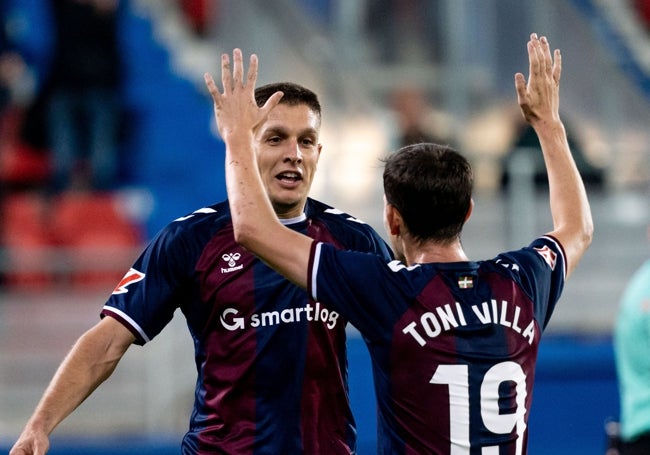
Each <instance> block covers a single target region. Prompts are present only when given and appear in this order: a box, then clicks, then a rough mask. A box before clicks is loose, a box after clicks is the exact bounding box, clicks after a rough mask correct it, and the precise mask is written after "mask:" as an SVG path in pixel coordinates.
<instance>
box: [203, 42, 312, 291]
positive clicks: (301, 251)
mask: <svg viewBox="0 0 650 455" xmlns="http://www.w3.org/2000/svg"><path fill="white" fill-rule="evenodd" d="M233 63H234V69H233V72H232V75H231V72H230V60H229V58H228V55H223V56H222V58H221V71H222V75H221V79H222V83H223V89H224V93H223V94H221V93H219V90H218V89H217V86H216V84H215V82H214V80H213V79H212V77H211V76H210V75H207V74H206V75H205V81H206V85H207V87H208V90H209V91H210V94H211V95H212V99H213V101H214V111H215V116H216V118H217V126H218V128H219V133H220V135H221V137H222V139H223V140H224V142H225V144H226V187H227V189H228V200H229V203H230V210H231V214H232V222H233V229H234V235H235V240H236V241H237V242H238V243H239V244H241V245H242V246H244V247H245V248H247V249H248V250H250V251H252V252H253V253H255V254H256V255H257V256H259V257H260V258H261V259H262V260H263V261H264V262H266V263H267V264H269V265H270V266H271V267H272V268H274V269H275V270H277V271H278V272H279V273H281V274H282V275H284V276H285V277H287V278H288V279H289V280H291V281H292V282H294V283H296V284H297V285H299V286H301V287H303V288H306V287H307V269H308V264H309V252H310V248H311V244H312V239H311V238H309V237H307V236H305V235H302V234H299V233H297V232H295V231H292V230H291V229H289V228H286V227H284V226H283V225H282V223H280V221H279V220H278V218H277V216H276V214H275V212H274V211H273V208H272V206H271V203H270V201H269V199H268V197H267V195H266V193H265V192H264V189H263V186H262V180H261V177H260V174H259V170H258V167H257V160H256V157H255V144H254V128H255V127H256V126H257V125H259V124H260V123H261V122H262V121H263V120H264V119H265V118H266V116H267V115H268V113H269V111H270V110H271V109H272V108H273V107H275V106H276V105H277V104H278V102H279V101H280V98H281V97H282V93H280V92H278V93H276V94H274V95H273V96H271V97H270V98H269V100H268V101H267V103H266V104H265V105H264V106H262V107H261V108H260V107H258V106H257V104H256V103H255V97H254V91H255V82H256V80H257V67H258V63H257V57H256V56H255V55H252V56H251V59H250V65H249V70H248V75H247V77H246V80H244V77H243V76H244V74H243V73H244V70H243V62H242V54H241V51H240V50H239V49H235V50H234V52H233Z"/></svg>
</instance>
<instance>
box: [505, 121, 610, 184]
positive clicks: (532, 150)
mask: <svg viewBox="0 0 650 455" xmlns="http://www.w3.org/2000/svg"><path fill="white" fill-rule="evenodd" d="M516 118H517V121H518V122H521V124H520V125H518V126H517V134H516V138H515V141H514V143H513V145H512V146H511V147H510V151H509V152H508V153H507V154H506V155H505V157H504V159H503V163H502V174H501V188H502V189H506V188H507V187H508V183H509V181H510V163H511V162H512V160H513V158H514V157H515V155H516V154H522V153H523V154H528V155H529V158H530V160H531V161H530V163H531V166H532V172H533V178H534V182H535V187H537V188H547V186H548V177H547V175H546V166H545V165H544V159H543V157H542V156H541V154H540V153H539V152H538V151H539V150H540V149H541V147H540V144H539V139H538V138H537V135H536V134H535V131H534V130H533V129H532V128H531V127H530V125H529V124H527V123H526V122H524V120H523V118H521V116H517V117H516ZM564 123H565V129H566V133H567V139H568V141H569V147H570V148H571V152H572V154H573V159H574V160H575V162H576V165H577V166H578V170H579V171H580V175H581V176H582V180H583V182H584V184H585V186H586V187H587V188H588V189H591V190H601V189H602V188H603V186H604V185H605V172H604V170H603V169H602V168H600V167H597V166H594V165H593V164H592V163H591V162H590V161H589V160H588V159H587V157H586V156H585V152H584V150H583V148H582V146H581V144H580V143H579V141H578V140H577V138H576V135H575V130H573V128H572V127H571V125H570V123H569V122H566V121H565V122H564Z"/></svg>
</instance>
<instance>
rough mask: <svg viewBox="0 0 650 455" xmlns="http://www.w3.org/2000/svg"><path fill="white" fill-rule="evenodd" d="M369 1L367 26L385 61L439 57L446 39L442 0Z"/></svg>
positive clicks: (380, 55)
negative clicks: (441, 25) (443, 29)
mask: <svg viewBox="0 0 650 455" xmlns="http://www.w3.org/2000/svg"><path fill="white" fill-rule="evenodd" d="M367 4H368V8H367V11H366V30H367V31H368V36H369V38H370V42H371V43H372V44H373V45H374V46H373V47H374V49H375V50H376V52H377V57H378V58H379V59H380V60H381V61H383V62H386V63H393V62H403V61H414V60H415V61H421V60H422V59H423V58H425V59H430V60H432V61H437V60H439V58H440V53H441V47H440V46H441V44H442V42H443V40H442V34H441V31H440V30H441V29H440V27H439V22H440V19H439V18H440V17H441V14H440V10H441V2H440V1H439V0H373V1H371V2H367ZM422 54H423V55H422Z"/></svg>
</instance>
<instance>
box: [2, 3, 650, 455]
mask: <svg viewBox="0 0 650 455" xmlns="http://www.w3.org/2000/svg"><path fill="white" fill-rule="evenodd" d="M649 3H650V2H647V1H643V0H546V1H541V0H202V1H201V0H196V1H192V0H185V1H182V0H126V1H124V2H123V4H122V8H121V17H120V39H121V41H120V44H121V51H122V53H123V54H122V55H123V57H124V59H125V62H126V83H125V85H124V90H123V103H124V106H125V113H126V115H127V118H128V122H127V123H128V124H127V128H126V131H125V135H124V140H123V147H122V149H123V150H122V151H121V157H122V158H121V159H122V167H123V169H124V170H125V172H124V177H123V179H122V181H121V184H120V186H119V188H117V189H115V191H111V192H109V193H95V192H84V193H81V194H79V193H74V194H70V195H66V196H65V197H61V198H60V199H57V200H56V201H49V202H46V201H45V200H44V199H43V198H42V197H40V196H39V191H38V184H39V178H41V177H42V176H43V171H42V170H43V169H44V167H43V166H44V165H43V163H42V162H40V161H39V159H42V157H41V158H39V157H36V158H34V157H33V156H32V155H30V154H29V153H28V152H25V151H24V150H16V147H15V144H8V143H7V141H6V140H5V141H4V142H2V144H1V145H0V158H2V159H0V165H1V166H3V167H2V168H0V171H1V172H0V176H1V177H2V180H1V182H0V185H1V188H2V191H1V197H2V208H1V209H0V210H1V212H0V220H1V225H2V244H1V245H0V247H1V249H0V267H1V271H2V287H1V291H0V450H3V451H5V450H8V448H9V447H10V446H11V444H12V443H13V441H14V440H15V438H16V437H17V436H18V434H19V432H20V429H21V428H22V425H23V424H24V423H25V421H26V420H27V418H28V416H29V414H30V413H31V411H32V409H33V408H34V406H35V405H36V402H37V400H38V398H39V397H40V394H41V393H42V391H43V389H44V388H45V386H46V385H47V382H48V381H49V379H50V377H51V375H52V374H53V372H54V371H55V369H56V366H57V365H58V363H59V362H60V360H61V359H62V357H63V356H64V355H65V353H66V352H67V350H68V349H69V348H70V346H71V344H72V343H73V342H74V340H75V339H76V338H77V337H78V336H79V335H80V334H81V333H82V332H83V331H85V330H86V329H87V328H88V327H90V325H92V324H94V323H95V322H96V321H97V318H98V314H99V311H100V308H101V306H102V304H103V302H104V299H105V298H106V297H107V295H108V294H109V293H110V292H111V291H112V289H113V287H114V286H115V284H116V282H117V281H118V280H119V278H120V277H121V276H122V275H123V273H124V272H125V271H126V270H128V268H129V266H130V265H131V263H132V261H133V260H134V259H135V257H136V255H137V254H138V252H139V250H140V249H141V248H142V246H143V245H144V244H145V243H146V241H147V240H148V239H149V238H151V236H152V235H153V234H154V233H155V232H156V231H157V230H158V229H160V228H161V227H162V226H163V225H165V224H166V223H168V222H169V221H171V220H173V219H175V218H177V217H179V216H181V215H184V214H185V213H187V212H190V211H193V210H195V209H197V208H199V207H202V206H205V205H208V204H211V203H213V202H215V201H217V200H220V199H222V198H224V197H225V187H224V183H223V166H222V157H223V154H222V152H223V145H222V143H221V142H220V141H219V139H218V138H217V137H216V136H215V129H214V126H213V119H212V105H211V101H210V99H209V98H208V96H207V94H206V91H205V90H204V88H203V82H202V75H203V73H204V72H205V71H209V72H212V73H213V74H217V75H218V74H219V68H218V61H219V55H220V54H221V53H222V52H230V51H231V50H232V48H233V47H240V48H242V49H243V51H244V53H245V54H249V53H251V52H255V53H257V54H258V55H259V56H260V78H259V79H260V81H259V82H260V83H266V82H271V81H276V80H292V81H295V82H299V83H303V84H305V85H307V86H309V87H311V88H313V89H315V90H316V91H317V92H318V93H319V94H320V96H321V102H322V104H323V106H324V125H323V134H322V138H321V139H322V141H321V142H322V143H323V144H324V151H323V155H322V158H321V162H320V163H321V164H320V172H319V174H318V175H317V177H316V181H315V183H314V190H313V193H312V194H313V195H314V196H315V197H317V198H321V199H323V200H325V201H327V202H329V203H331V204H333V205H335V206H337V207H338V208H340V209H343V210H345V211H348V212H350V213H353V214H355V215H356V216H358V217H360V218H362V219H364V220H365V221H366V222H368V223H370V224H372V225H373V226H374V227H375V228H377V230H378V231H382V229H383V228H382V223H381V218H380V216H381V210H380V207H381V186H380V184H381V182H380V178H379V177H380V172H381V166H380V162H379V159H380V158H381V157H382V156H383V155H385V154H386V153H388V152H389V151H390V150H391V149H394V148H395V147H396V146H398V145H399V143H400V137H401V136H402V135H403V134H404V133H405V131H404V129H405V126H404V125H405V124H404V123H403V122H404V121H405V120H406V119H408V118H409V115H408V114H409V113H411V114H413V115H414V116H415V117H416V118H420V119H425V121H424V126H422V128H424V130H423V133H427V134H429V135H431V136H432V137H436V138H439V139H440V140H443V141H445V142H448V143H450V144H452V145H455V146H457V147H458V148H459V149H460V150H461V151H463V152H464V153H465V154H467V156H468V157H469V158H470V159H471V160H472V162H473V164H474V166H475V169H476V172H477V176H476V177H477V188H476V208H475V211H474V214H473V217H472V219H471V220H470V222H469V224H468V226H467V228H466V231H465V234H464V244H465V247H466V250H467V252H468V253H469V254H470V256H471V257H473V258H482V257H487V256H492V255H494V254H495V253H497V252H498V251H500V250H503V249H505V248H510V247H518V246H520V245H521V244H522V242H526V241H527V240H529V239H531V238H532V236H533V235H535V234H537V233H540V232H543V231H544V230H547V229H548V228H549V227H550V225H549V224H548V223H547V220H548V219H549V216H548V207H547V202H546V201H547V197H546V193H545V192H544V185H543V183H540V181H539V179H540V175H539V172H538V171H539V163H538V162H537V161H536V159H535V157H536V155H535V153H534V152H533V153H532V154H531V153H528V152H527V151H528V150H529V149H527V148H526V147H527V144H526V143H525V141H522V140H520V136H521V135H520V133H521V128H520V127H521V125H520V121H519V114H518V111H517V106H516V96H515V92H514V87H513V75H514V73H515V72H516V71H522V72H524V73H527V54H526V48H525V42H526V40H527V38H528V35H529V33H530V32H532V31H536V32H538V33H540V34H545V35H546V36H548V37H549V40H550V42H551V44H552V46H553V47H559V48H560V49H562V55H563V75H562V92H561V93H562V99H561V109H562V115H563V117H564V119H565V121H566V122H567V124H568V126H569V128H570V133H571V138H572V140H573V141H574V144H575V147H574V149H575V150H576V153H577V154H578V160H579V162H580V167H581V169H582V171H583V174H584V176H585V179H586V180H587V181H588V187H589V193H590V198H591V202H592V207H593V212H594V218H595V224H596V233H595V239H594V243H593V246H592V248H591V249H590V250H589V251H588V253H587V254H586V256H585V257H584V259H583V262H582V264H581V266H580V267H579V268H578V270H577V272H576V273H575V274H574V276H573V277H572V279H571V280H570V281H569V283H568V284H567V287H566V289H565V292H564V295H563V297H562V300H561V301H560V304H559V306H558V309H557V311H556V312H555V315H554V317H553V319H552V321H551V323H550V325H549V327H548V329H547V332H546V336H545V339H544V340H543V342H542V346H541V351H540V362H539V367H538V373H537V377H536V389H535V397H534V404H533V409H532V416H531V419H530V453H531V454H534V455H537V454H542V455H543V454H554V455H558V454H559V455H562V454H572V455H580V454H585V455H586V454H590V455H593V454H597V453H604V448H605V432H604V424H605V422H607V421H608V420H611V419H616V418H617V416H618V396H617V389H616V377H615V371H614V364H613V353H612V348H611V330H612V326H613V321H614V319H615V316H616V310H617V306H618V299H619V296H620V294H621V292H622V290H623V287H624V286H625V283H626V281H627V279H628V277H629V276H630V274H631V273H632V272H633V271H634V270H636V268H637V267H638V266H639V265H640V264H641V263H642V262H643V261H644V260H645V259H646V258H647V257H648V249H649V246H650V244H649V243H648V241H647V238H646V228H647V226H648V223H649V222H650V204H649V201H648V194H649V193H648V190H649V189H650V185H649V184H650V160H649V157H650V145H649V144H650V137H649V135H650V129H649V128H648V120H649V119H650V103H649V97H650V78H649V77H650V34H648V30H649V29H648V23H647V22H646V20H647V19H648V16H647V12H648V10H650V6H647V5H648V4H649ZM15 4H16V5H15V6H16V8H15V9H12V10H10V11H11V14H14V15H15V16H14V17H12V21H10V22H11V23H12V24H13V25H14V26H17V27H18V29H17V30H18V31H19V32H21V33H23V34H25V35H27V36H30V37H31V38H33V39H37V38H38V37H39V33H40V34H41V35H42V34H43V33H44V31H43V30H42V29H40V28H39V27H37V26H34V24H35V23H36V22H37V21H38V15H39V14H41V8H42V5H43V2H42V1H40V0H21V1H19V2H15ZM35 18H36V19H35ZM5 19H6V18H5ZM40 38H41V39H43V38H44V37H43V36H40ZM44 39H47V37H45V38H44ZM5 123H6V122H5ZM4 129H6V125H5V127H4ZM4 129H3V134H7V133H6V131H4ZM2 138H6V136H2ZM21 153H22V154H21ZM45 159H46V158H45ZM17 162H18V163H19V164H21V166H18V167H16V163H17ZM7 163H12V165H13V166H14V167H12V168H11V169H8V166H9V165H8V164H7ZM46 168H47V167H46V166H45V169H46ZM541 177H543V176H541ZM44 204H49V205H48V206H47V207H44ZM45 209H48V210H51V213H52V214H53V217H54V218H52V219H50V221H49V222H48V223H47V224H46V225H44V224H43V223H39V221H38V220H40V217H39V215H40V214H42V213H43V210H45ZM45 230H47V231H48V232H47V233H44V231H45ZM52 231H56V232H58V234H57V236H58V237H57V238H58V239H59V241H58V242H57V243H52V242H51V237H47V236H46V234H47V235H50V236H51V235H52ZM61 239H64V240H61ZM350 334H351V336H350V348H349V349H350V377H351V392H352V398H353V405H354V407H355V409H356V416H357V419H358V421H359V422H358V423H359V442H360V446H359V453H360V454H362V455H365V454H370V453H374V447H375V445H374V428H375V422H374V418H375V414H374V399H373V397H372V387H371V377H370V374H369V360H368V358H367V355H366V353H365V347H364V346H363V343H362V341H361V340H360V339H359V337H358V335H357V334H356V333H355V332H354V330H353V329H351V331H350ZM194 380H195V373H194V366H193V354H192V345H191V340H190V337H189V336H188V334H187V332H186V330H185V327H184V322H183V321H182V320H181V319H180V318H177V319H176V320H174V321H173V322H172V324H171V325H170V326H169V327H168V328H167V329H166V330H165V331H164V332H163V334H161V336H159V337H158V338H157V339H156V340H155V341H154V342H152V343H150V344H149V345H147V346H145V347H143V348H137V347H136V348H134V349H131V350H130V351H129V352H128V353H127V355H126V357H125V358H124V360H123V362H122V363H121V364H120V366H119V367H118V369H117V371H116V372H115V373H114V375H113V376H112V377H111V378H110V379H109V381H108V382H107V383H106V384H104V385H103V386H102V387H101V388H100V389H99V390H98V391H97V392H96V393H95V394H94V395H93V396H92V397H91V398H90V399H89V400H87V402H86V403H84V404H83V405H82V406H81V407H80V409H78V410H77V411H76V413H75V414H73V415H72V416H71V417H70V418H69V419H68V420H67V421H66V422H65V423H64V424H63V425H61V426H60V427H59V428H58V429H57V430H56V432H55V435H54V437H53V446H52V449H51V452H50V453H51V454H53V455H56V454H77V453H79V454H82V453H83V454H127V453H128V454H131V453H138V454H144V453H156V454H165V453H170V454H171V453H177V452H178V445H179V442H180V438H181V436H182V434H183V433H184V431H185V428H186V426H187V421H188V415H189V412H190V409H191V401H192V394H193V385H194Z"/></svg>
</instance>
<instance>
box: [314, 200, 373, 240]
mask: <svg viewBox="0 0 650 455" xmlns="http://www.w3.org/2000/svg"><path fill="white" fill-rule="evenodd" d="M305 211H306V213H307V217H308V218H309V219H311V220H314V221H321V222H323V223H327V224H330V225H333V226H340V227H341V228H345V229H349V230H351V231H358V232H359V233H366V234H368V233H370V234H374V235H378V234H377V232H375V230H374V229H373V228H372V226H370V225H369V224H367V223H366V222H364V221H363V220H361V219H359V218H356V217H354V216H352V215H350V214H349V213H346V212H344V211H342V210H339V209H337V208H334V207H332V206H330V205H327V204H325V203H323V202H320V201H317V200H315V199H311V198H309V199H307V206H306V208H305Z"/></svg>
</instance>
